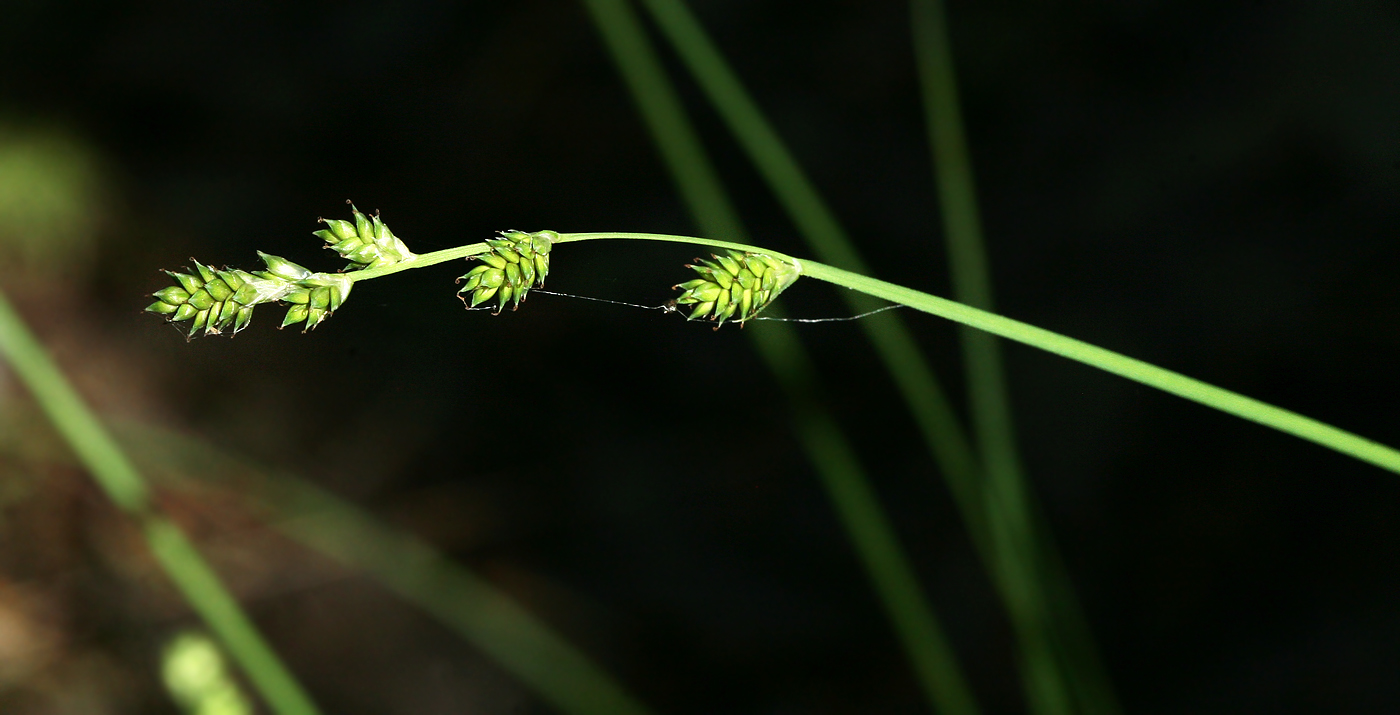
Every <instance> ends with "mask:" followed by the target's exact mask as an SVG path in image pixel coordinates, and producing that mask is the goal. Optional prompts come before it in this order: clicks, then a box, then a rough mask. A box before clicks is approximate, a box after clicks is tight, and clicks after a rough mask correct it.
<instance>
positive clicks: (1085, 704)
mask: <svg viewBox="0 0 1400 715" xmlns="http://www.w3.org/2000/svg"><path fill="white" fill-rule="evenodd" d="M910 19H911V27H912V30H913V41H914V51H915V57H916V59H917V64H918V69H919V75H920V79H921V82H920V88H921V89H922V94H923V100H924V109H925V115H926V117H927V121H926V125H927V128H928V133H929V148H930V150H931V152H932V155H933V167H934V173H935V178H936V182H935V183H936V187H937V191H938V198H939V209H940V212H941V215H942V218H943V232H944V237H945V240H946V244H947V249H948V267H949V272H950V274H951V276H952V287H953V297H954V298H955V299H957V300H959V301H961V302H963V303H966V304H968V305H971V306H974V307H977V308H981V309H983V310H992V309H993V298H992V279H991V270H990V268H989V265H990V262H989V261H988V259H987V253H986V249H985V247H984V242H983V236H982V222H981V218H980V215H979V211H978V208H977V192H976V182H975V181H974V179H973V172H972V160H971V157H970V155H969V152H968V143H967V136H966V133H965V132H964V129H963V122H962V110H961V108H960V106H959V102H958V86H957V74H956V72H955V71H954V65H953V51H952V43H951V40H950V39H949V37H950V36H949V32H948V28H947V21H946V18H945V15H944V10H943V3H942V0H911V3H910ZM960 337H961V340H962V346H963V362H964V369H965V371H966V374H967V381H968V401H969V407H970V413H971V415H972V424H973V434H974V438H975V439H976V441H977V445H978V453H979V454H980V455H981V456H982V460H983V466H984V468H985V469H986V472H987V489H986V495H985V502H986V506H987V509H988V510H989V512H994V513H995V512H1000V515H999V516H998V517H996V518H993V519H991V520H990V523H992V524H994V525H995V524H1002V525H1005V526H1006V528H1004V529H998V533H996V534H994V535H992V536H993V538H994V539H995V541H996V542H997V550H998V553H999V556H998V558H997V564H998V566H999V568H1000V569H1001V571H1002V572H1003V573H1002V574H1001V576H1000V578H1001V579H1002V580H1003V581H1005V582H1007V583H1005V584H1004V585H1003V586H1002V588H1003V590H1004V591H1006V592H1008V593H1023V594H1026V595H1027V596H1028V600H1027V601H1023V600H1021V599H1013V598H1008V599H1007V604H1008V606H1009V607H1012V608H1017V609H1019V610H1021V611H1022V612H1021V613H1019V614H1017V615H1015V616H1014V618H1015V620H1016V621H1017V623H1018V632H1019V633H1020V636H1019V637H1020V638H1021V639H1022V641H1023V647H1022V649H1023V651H1024V652H1025V653H1026V654H1027V656H1028V657H1027V658H1026V659H1025V660H1024V661H1023V669H1027V670H1031V671H1035V672H1032V673H1028V674H1027V676H1026V680H1027V688H1028V691H1029V692H1030V696H1031V700H1032V709H1033V710H1038V711H1041V712H1046V713H1059V712H1066V711H1075V710H1082V711H1083V712H1089V713H1103V714H1104V715H1109V714H1111V713H1116V712H1118V711H1119V707H1118V705H1117V702H1116V698H1115V696H1114V695H1113V692H1112V688H1111V686H1110V685H1109V681H1108V678H1107V676H1106V675H1105V674H1104V671H1103V666H1102V663H1101V662H1100V659H1099V657H1098V654H1097V651H1096V648H1095V646H1094V643H1093V638H1092V635H1091V634H1090V632H1089V629H1088V627H1087V624H1086V619H1085V618H1084V616H1083V613H1082V612H1081V610H1080V608H1079V604H1078V601H1077V599H1076V597H1075V595H1074V592H1073V587H1072V584H1071V583H1070V580H1069V577H1068V573H1067V572H1066V571H1065V569H1064V567H1063V562H1062V560H1061V559H1060V558H1059V553H1058V550H1057V549H1056V547H1055V545H1054V543H1053V537H1052V536H1051V535H1050V534H1049V533H1048V530H1047V529H1046V528H1045V527H1044V524H1045V520H1044V519H1043V518H1040V516H1039V511H1038V510H1037V509H1036V508H1035V503H1036V501H1035V499H1034V497H1033V495H1032V494H1031V493H1030V492H1029V490H1028V487H1027V486H1026V484H1025V477H1024V470H1023V468H1022V465H1021V462H1020V458H1019V456H1018V448H1017V445H1016V437H1015V430H1014V424H1013V422H1012V417H1011V406H1010V399H1009V397H1008V390H1007V387H1006V381H1005V371H1004V369H1003V366H1002V359H1001V350H1000V346H999V345H998V344H997V342H996V338H995V337H993V336H992V335H990V334H988V333H985V332H982V331H980V330H976V329H974V328H971V327H967V326H963V327H961V329H960ZM1051 582H1054V583H1055V586H1054V587H1053V591H1052V590H1051V589H1052V587H1051ZM1057 632H1058V636H1057ZM1056 643H1058V644H1059V645H1058V647H1057V646H1056V645H1055V644H1056ZM1032 654H1034V655H1032ZM1056 661H1058V662H1056ZM1065 681H1067V684H1066V682H1065ZM1032 689H1033V690H1032ZM1070 692H1073V693H1074V697H1075V699H1076V701H1077V703H1076V704H1077V705H1078V707H1075V706H1074V705H1073V704H1071V703H1070V702H1068V701H1066V698H1067V697H1069V696H1070Z"/></svg>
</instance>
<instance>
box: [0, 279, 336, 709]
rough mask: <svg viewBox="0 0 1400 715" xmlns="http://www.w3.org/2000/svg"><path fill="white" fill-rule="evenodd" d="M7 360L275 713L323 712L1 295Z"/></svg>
mask: <svg viewBox="0 0 1400 715" xmlns="http://www.w3.org/2000/svg"><path fill="white" fill-rule="evenodd" d="M0 357H3V358H4V359H5V360H6V361H8V362H9V364H10V367H11V368H12V369H13V370H14V372H15V374H16V375H17V376H18V377H19V379H20V381H21V382H23V383H24V384H25V386H26V387H28V388H29V392H30V394H31V395H33V397H34V401H35V402H36V403H37V404H38V405H39V407H40V408H41V409H42V410H43V411H44V414H45V415H47V416H48V418H49V420H50V421H51V422H52V423H53V425H54V427H55V429H57V430H58V433H59V434H60V435H62V437H63V438H64V440H66V441H67V442H68V444H69V446H70V447H72V449H73V451H74V453H75V454H76V455H77V456H78V459H79V461H80V462H82V464H83V466H84V467H86V468H87V470H88V471H89V472H91V473H92V476H93V479H95V480H96V481H97V483H98V485H99V486H100V487H101V488H102V490H103V491H104V492H106V494H107V496H108V497H109V498H110V499H111V500H112V501H113V502H114V503H115V504H116V505H117V506H118V507H119V508H120V509H121V510H122V511H123V512H125V513H126V514H127V515H128V516H129V517H131V518H132V519H134V520H136V521H137V522H138V523H139V524H140V526H141V529H142V532H143V533H144V534H145V537H146V541H147V544H148V545H149V546H150V549H151V551H152V552H153V553H154V554H155V557H156V561H157V563H159V564H160V565H161V568H162V569H164V570H165V573H166V574H167V575H168V576H169V577H170V580H171V581H173V582H174V584H175V587H176V589H177V590H179V592H180V594H181V595H182V596H183V597H184V598H185V600H186V601H188V602H189V604H190V606H191V607H192V608H193V609H194V611H195V612H196V613H198V614H199V616H200V617H201V618H203V619H204V622H205V623H206V624H208V626H209V628H210V630H212V631H213V633H214V634H215V635H216V636H217V637H218V638H219V639H220V641H222V643H223V645H224V647H225V648H227V649H228V652H229V654H230V655H231V656H232V657H233V659H234V661H236V662H237V663H238V664H239V666H240V667H242V668H243V671H244V673H246V674H247V676H248V679H249V681H251V682H252V684H253V687H255V688H256V689H257V690H258V692H259V693H260V694H261V695H262V697H263V698H264V699H265V700H266V701H267V703H268V705H269V706H270V707H271V708H272V709H273V711H274V712H277V713H279V714H280V715H313V714H314V713H316V712H317V710H316V706H315V705H314V704H313V703H312V702H311V699H310V698H309V697H308V696H307V695H306V693H305V691H303V690H302V688H301V685H300V684H299V683H297V681H296V679H295V678H293V677H292V675H291V673H290V672H289V671H288V670H287V669H286V667H285V666H284V665H283V664H282V662H281V661H280V660H279V659H278V658H277V654H276V653H274V652H273V650H272V648H271V647H269V646H268V645H267V642H266V641H264V640H263V638H262V636H261V635H260V634H259V633H258V631H257V628H256V627H255V626H254V625H253V622H252V620H251V619H249V618H248V616H247V614H245V613H244V612H243V610H242V609H241V608H240V607H239V605H238V602H237V600H236V599H234V597H233V596H232V595H231V594H229V592H228V590H227V589H225V588H224V586H223V584H222V583H220V581H219V578H218V575H217V574H215V573H214V571H213V569H211V568H210V567H209V565H208V564H207V563H206V562H205V561H204V559H203V558H202V557H201V556H200V555H199V552H198V551H197V550H196V549H195V548H194V545H193V544H191V543H190V541H189V539H187V538H186V537H185V535H184V534H183V533H182V532H181V531H180V530H179V527H177V526H176V525H175V524H173V523H172V522H171V521H170V520H168V519H166V518H165V517H164V516H162V515H160V514H159V513H157V512H156V511H155V510H154V509H153V507H152V505H151V504H150V501H149V493H148V491H147V488H146V484H145V481H144V480H143V479H142V478H141V475H140V474H139V473H138V472H137V471H136V468H135V467H133V466H132V465H131V462H130V460H128V459H127V457H126V454H125V453H124V452H122V450H121V449H120V448H119V447H118V446H117V444H116V443H115V442H114V441H113V440H112V438H111V436H110V435H108V433H107V431H106V430H105V429H104V428H103V427H102V424H101V423H100V422H98V421H97V417H96V416H94V415H93V413H92V411H91V410H89V409H88V407H87V405H86V404H84V403H83V401H82V398H80V397H79V396H78V393H77V392H76V391H74V390H73V387H72V386H71V385H69V384H68V380H67V379H66V378H64V376H63V373H62V372H60V371H59V369H58V366H57V365H55V364H54V362H53V360H52V359H51V358H50V357H49V356H48V354H47V353H46V352H45V351H44V348H43V347H42V346H41V345H40V344H39V341H38V340H37V339H36V338H35V337H34V335H33V334H32V333H30V332H29V328H28V327H27V326H26V325H25V324H24V321H23V320H22V319H21V318H20V316H19V314H18V313H16V312H15V310H14V308H13V307H12V306H11V305H10V302H9V300H8V299H7V298H6V297H5V295H4V294H3V293H0Z"/></svg>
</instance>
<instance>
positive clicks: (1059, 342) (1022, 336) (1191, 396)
mask: <svg viewBox="0 0 1400 715" xmlns="http://www.w3.org/2000/svg"><path fill="white" fill-rule="evenodd" d="M600 239H626V240H635V241H666V242H670V243H689V244H694V245H697V246H710V247H714V248H725V249H730V250H734V251H747V252H752V253H761V254H764V255H768V256H772V257H774V258H777V259H779V260H785V261H791V262H793V263H794V264H795V265H797V266H799V268H800V270H801V272H802V275H804V276H807V277H808V278H815V279H817V280H821V281H826V282H828V283H833V284H835V285H838V286H841V287H843V288H849V289H851V290H854V291H858V292H861V293H865V294H866V295H871V296H874V297H876V298H882V299H884V300H887V301H890V302H892V303H898V304H900V305H904V306H908V307H910V308H913V309H915V310H919V311H922V312H925V313H930V314H932V315H936V316H939V317H940V318H947V319H948V320H952V321H954V322H958V323H962V324H963V325H968V326H971V327H973V328H977V329H978V330H984V331H986V332H988V333H991V334H993V335H998V336H1001V337H1003V338H1006V339H1008V340H1015V341H1016V342H1018V343H1024V344H1026V345H1029V346H1031V347H1034V348H1040V349H1041V350H1045V351H1048V352H1052V353H1055V354H1056V355H1060V356H1063V357H1067V358H1069V359H1071V360H1077V361H1079V362H1082V363H1084V364H1086V365H1090V366H1093V367H1096V368H1099V369H1100V370H1104V371H1106V372H1110V373H1113V374H1115V375H1118V376H1120V377H1125V378H1127V379H1129V380H1133V381H1135V382H1140V383H1142V384H1144V385H1147V386H1148V387H1155V388H1157V389H1159V390H1162V391H1164V392H1169V393H1171V394H1173V395H1177V396H1179V397H1184V398H1186V399H1188V400H1192V401H1194V402H1199V403H1201V404H1203V405H1205V406H1207V407H1213V408H1215V409H1217V410H1220V411H1221V412H1225V413H1228V414H1231V415H1235V416H1236V417H1241V418H1243V419H1246V420H1250V421H1251V422H1257V423H1259V424H1261V425H1264V426H1266V427H1272V428H1274V429H1276V430H1279V431H1280V432H1285V433H1287V434H1291V435H1293V436H1295V437H1300V438H1302V439H1305V440H1308V441H1309V442H1314V443H1316V444H1319V445H1322V446H1323V447H1327V448H1329V449H1332V450H1334V451H1337V452H1340V453H1342V454H1345V455H1348V456H1351V457H1354V458H1356V459H1359V460H1361V461H1363V462H1368V463H1370V464H1374V465H1376V466H1378V467H1380V468H1382V469H1385V470H1387V471H1391V472H1395V473H1397V474H1400V450H1396V449H1394V448H1392V447H1387V446H1386V445H1383V444H1380V443H1379V442H1374V441H1372V440H1369V439H1366V438H1364V437H1361V436H1359V435H1356V434H1353V433H1351V432H1348V431H1346V430H1342V429H1338V428H1336V427H1333V426H1331V425H1328V424H1325V423H1323V422H1319V421H1318V420H1315V419H1312V418H1310V417H1305V416H1303V415H1300V414H1298V413H1296V412H1293V411H1290V410H1285V409H1283V408H1281V407H1275V406H1273V405H1270V404H1268V403H1266V402H1261V401H1259V400H1256V399H1253V398H1250V397H1246V396H1244V395H1241V394H1239V393H1237V392H1233V391H1231V390H1226V389H1224V388H1221V387H1216V386H1214V385H1211V384H1209V383H1206V382H1202V381H1200V380H1197V379H1194V378H1190V377H1187V376H1185V375H1182V374H1181V373H1178V372H1173V371H1171V370H1167V369H1164V368H1160V367H1157V366H1155V365H1152V364H1150V363H1146V362H1143V361H1141V360H1137V359H1134V358H1130V357H1128V356H1126V355H1123V354H1120V353H1116V352H1113V351H1112V350H1105V349H1104V348H1100V347H1097V346H1095V345H1090V344H1089V343H1086V342H1083V341H1081V340H1075V339H1074V338H1070V337H1067V336H1064V335H1060V334H1059V333H1054V332H1051V331H1049V330H1045V329H1044V328H1037V327H1035V326H1033V325H1029V324H1027V323H1022V322H1020V321H1018V320H1013V319H1011V318H1007V317H1004V316H1001V315H997V314H995V313H989V312H987V311H985V310H978V309H977V308H973V307H971V306H968V305H964V304H962V303H958V302H956V301H952V300H948V299H947V298H939V297H938V296H934V295H930V294H928V293H924V292H921V291H917V290H914V289H912V288H905V287H904V286H899V285H895V284H893V283H887V282H885V281H882V280H878V279H876V278H871V277H869V276H863V275H861V274H859V273H852V272H850V271H846V270H842V269H840V268H836V267H834V266H828V265H826V264H824V263H818V262H816V261H810V260H805V259H803V260H798V259H795V258H793V257H791V256H788V255H785V254H782V253H778V252H777V251H770V250H768V249H766V248H761V247H758V246H750V245H746V244H742V243H733V242H730V241H718V240H714V239H709V238H697V237H694V236H673V235H669V234H658V233H624V232H602V233H561V234H559V238H558V239H556V240H555V241H554V242H555V243H556V244H559V243H571V242H574V241H595V240H600ZM489 250H490V247H489V246H487V245H486V244H485V243H474V244H471V245H469V246H459V247H457V248H449V249H445V250H442V251H435V252H433V253H425V254H423V255H421V256H417V257H415V258H412V259H409V260H407V261H404V262H402V263H398V264H395V265H392V266H385V267H383V268H371V269H367V270H363V271H355V272H354V273H350V274H347V275H350V276H351V277H352V278H353V279H354V280H356V281H360V280H366V279H369V278H378V277H380V276H385V275H389V274H391V273H397V272H399V271H404V270H408V269H410V268H422V267H425V266H431V265H434V264H438V263H443V262H445V261H450V260H453V259H457V258H466V257H467V256H473V255H476V254H479V253H485V252H487V251H489Z"/></svg>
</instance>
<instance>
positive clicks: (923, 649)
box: [586, 0, 977, 713]
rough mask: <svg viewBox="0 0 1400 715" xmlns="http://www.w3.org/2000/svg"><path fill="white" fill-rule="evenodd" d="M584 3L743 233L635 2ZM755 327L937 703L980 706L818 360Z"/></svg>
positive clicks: (699, 180) (662, 144)
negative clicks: (832, 405)
mask: <svg viewBox="0 0 1400 715" xmlns="http://www.w3.org/2000/svg"><path fill="white" fill-rule="evenodd" d="M586 6H587V7H588V9H589V11H590V13H591V14H592V16H593V19H594V21H595V24H596V25H597V26H598V29H599V32H600V33H601V34H602V36H603V39H604V42H605V44H606V45H607V47H608V49H609V51H610V52H611V54H612V56H613V59H614V61H615V62H616V63H617V65H618V68H619V71H620V72H621V74H622V76H623V78H624V80H625V81H626V82H627V85H628V87H629V88H630V89H631V91H632V96H633V99H634V100H635V102H636V104H637V107H638V110H639V112H640V113H641V115H642V118H643V119H644V121H645V122H646V124H647V127H648V129H649V130H650V132H651V135H652V138H653V139H654V140H655V141H656V143H657V145H658V148H659V150H660V153H661V156H662V159H663V160H664V162H665V164H666V166H667V168H668V169H669V171H670V173H671V176H672V178H673V180H674V181H675V182H676V184H677V186H678V188H679V189H680V194H681V197H682V199H683V200H684V201H685V203H686V205H687V207H688V208H689V209H690V212H691V215H692V216H693V217H694V219H695V222H696V224H697V225H698V226H699V227H700V230H701V232H702V233H705V234H707V235H712V236H717V237H724V238H728V239H731V240H734V241H737V242H742V241H744V240H745V238H744V236H745V233H746V232H745V231H744V229H743V226H742V224H741V223H740V220H739V218H738V213H737V212H736V211H735V210H734V207H733V204H732V202H731V201H730V200H729V198H728V195H727V193H726V192H725V190H724V187H723V185H722V183H721V182H720V180H719V177H718V173H717V172H716V171H715V170H714V167H713V165H712V164H711V163H710V161H709V158H708V157H707V156H706V154H705V151H704V148H703V147H702V145H701V143H700V140H699V137H698V135H697V133H696V132H695V130H694V128H693V127H692V126H691V124H690V122H689V120H688V119H687V118H686V115H685V111H684V109H683V108H682V106H681V103H680V100H679V99H678V98H677V96H676V93H675V91H674V89H672V87H671V85H670V84H669V82H668V81H667V79H666V76H665V73H664V72H663V71H662V69H661V63H660V62H659V60H658V59H657V58H656V53H655V51H654V50H653V49H652V48H651V46H650V42H649V41H648V40H647V38H646V35H645V34H644V33H643V32H642V29H641V26H640V23H639V22H637V19H636V18H635V16H634V15H633V14H632V12H631V10H630V8H629V7H628V6H627V5H626V4H625V3H624V2H620V1H619V0H587V2H586ZM748 334H749V336H750V337H751V338H752V339H753V340H754V343H755V347H756V348H757V349H758V352H759V355H760V356H761V357H762V358H763V359H764V361H765V362H766V363H767V364H768V366H769V368H770V369H771V370H772V371H773V374H774V375H775V376H776V377H777V378H778V380H779V381H780V382H781V384H782V386H783V388H784V390H785V391H786V392H787V394H788V397H789V402H790V404H791V405H792V408H793V414H794V429H795V430H796V431H797V433H798V437H799V439H800V441H801V443H802V445H803V447H804V449H805V450H806V451H807V454H808V457H809V458H810V460H811V462H812V464H813V465H814V466H815V467H816V469H817V471H818V473H819V475H820V476H821V478H822V482H823V484H824V485H825V487H826V489H827V493H828V494H829V495H830V498H831V500H832V504H833V506H834V507H835V508H836V510H837V514H838V517H839V518H840V519H841V523H842V525H843V526H844V527H845V529H846V533H847V535H848V537H849V538H850V539H851V541H852V543H853V544H854V545H855V547H856V553H857V555H858V556H859V557H860V559H861V561H862V562H863V563H864V565H865V568H866V572H867V574H868V576H869V578H870V579H871V582H872V584H873V586H874V588H875V591H876V593H877V595H878V596H879V598H880V601H881V603H882V604H883V605H884V608H885V610H886V613H887V614H888V615H889V618H890V620H891V621H892V623H893V624H894V628H895V632H896V634H897V635H898V636H899V637H900V639H901V642H902V643H903V644H904V648H905V652H906V653H907V654H908V657H909V659H910V663H911V664H912V666H913V669H914V672H915V675H916V676H917V677H918V679H919V681H920V683H921V685H922V686H923V688H924V692H925V694H926V696H927V697H928V698H929V701H930V702H931V703H932V704H933V705H934V706H935V707H936V708H937V709H938V710H940V711H942V712H946V713H975V712H977V706H976V703H975V701H974V700H973V698H972V694H971V692H970V690H969V689H968V687H967V684H966V682H965V678H964V677H963V675H962V672H961V670H960V668H959V667H958V665H957V661H956V658H955V656H954V654H953V651H952V648H951V646H950V645H949V644H948V641H947V638H946V637H945V635H944V632H943V628H942V626H941V624H940V623H939V622H938V620H937V617H936V615H935V614H934V612H933V610H932V608H931V607H930V606H929V605H928V603H927V602H926V600H925V598H924V597H923V596H922V590H921V589H920V587H919V585H918V582H917V579H916V578H915V576H914V571H913V568H912V567H911V566H910V565H909V562H908V559H907V558H906V557H905V556H904V554H903V551H902V549H901V548H900V546H899V543H898V541H897V540H896V538H895V536H894V530H893V528H892V527H891V526H890V523H889V519H888V518H887V517H886V515H885V514H884V511H883V510H882V509H881V507H880V505H879V501H878V499H877V498H876V496H875V493H874V491H873V490H872V489H871V487H870V482H869V479H868V477H867V476H866V475H865V470H864V468H863V467H862V466H861V465H860V463H859V461H858V459H857V458H856V456H855V451H854V449H853V448H852V447H851V445H850V442H849V440H848V439H847V438H846V436H845V434H844V433H843V432H842V431H841V428H840V426H839V424H838V423H837V421H836V419H835V418H834V417H833V416H832V414H831V411H830V409H829V408H828V407H827V406H826V405H825V404H823V403H821V402H819V401H817V400H816V399H814V397H813V394H814V392H815V386H816V385H817V384H818V383H817V381H816V378H815V368H814V366H813V364H812V361H811V358H810V357H809V356H808V355H807V352H806V350H805V349H804V348H803V347H802V344H801V342H800V341H799V340H798V339H797V334H796V331H795V330H793V329H792V328H791V327H789V326H787V325H784V324H782V323H772V324H768V325H765V326H764V327H763V329H755V330H751V331H748Z"/></svg>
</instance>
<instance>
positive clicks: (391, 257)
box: [314, 201, 414, 271]
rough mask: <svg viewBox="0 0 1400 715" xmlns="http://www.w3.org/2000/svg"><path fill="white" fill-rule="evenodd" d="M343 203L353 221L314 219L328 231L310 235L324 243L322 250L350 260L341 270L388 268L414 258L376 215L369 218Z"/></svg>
mask: <svg viewBox="0 0 1400 715" xmlns="http://www.w3.org/2000/svg"><path fill="white" fill-rule="evenodd" d="M345 203H347V204H350V211H351V213H352V214H353V215H354V218H355V220H354V222H350V221H342V220H340V219H325V218H323V219H317V220H318V221H320V222H321V223H324V224H326V225H327V226H329V227H330V228H324V229H321V230H320V231H316V232H314V235H316V236H318V237H320V238H321V240H323V241H325V242H326V248H329V249H332V250H334V251H335V252H336V253H339V254H340V257H341V258H344V259H345V260H347V261H350V265H348V266H346V267H345V270H347V271H354V270H359V269H362V268H379V267H380V266H392V265H394V264H395V263H399V262H402V261H406V260H408V259H410V258H413V257H414V254H413V252H412V251H409V250H408V246H405V245H404V243H403V241H400V240H399V237H398V236H395V235H394V232H393V231H390V230H389V227H388V226H386V225H384V222H383V221H380V220H379V214H378V213H377V212H376V213H375V215H373V216H366V215H365V214H363V213H361V212H360V210H359V209H357V208H355V204H352V203H350V202H349V201H346V202H345Z"/></svg>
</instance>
